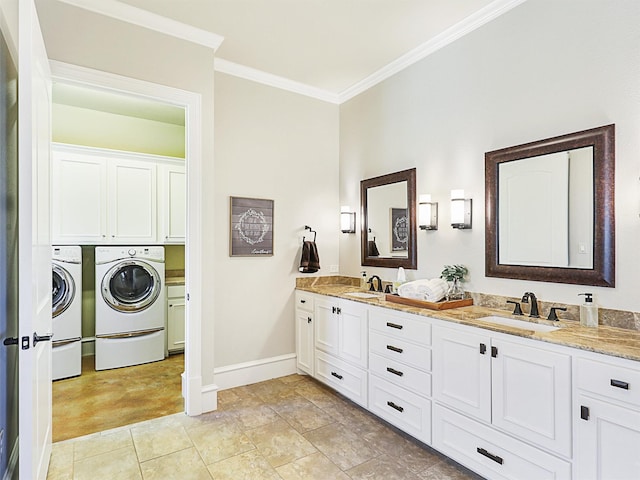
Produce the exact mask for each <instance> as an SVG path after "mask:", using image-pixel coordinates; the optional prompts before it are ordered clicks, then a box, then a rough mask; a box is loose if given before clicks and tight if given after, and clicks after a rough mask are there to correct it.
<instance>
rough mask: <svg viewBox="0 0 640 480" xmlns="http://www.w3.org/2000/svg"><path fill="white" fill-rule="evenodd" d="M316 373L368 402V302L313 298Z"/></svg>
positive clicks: (317, 376)
mask: <svg viewBox="0 0 640 480" xmlns="http://www.w3.org/2000/svg"><path fill="white" fill-rule="evenodd" d="M313 322H314V323H315V327H314V345H315V352H314V353H315V365H314V367H315V376H316V378H317V379H318V380H320V381H322V382H324V383H326V384H328V385H329V386H331V387H333V388H334V389H336V390H337V391H338V392H340V393H342V394H343V395H345V396H346V397H348V398H350V399H351V400H353V401H354V402H356V403H358V404H360V405H362V406H364V407H366V406H367V366H368V361H367V357H368V355H367V353H368V352H367V305H364V304H361V303H358V302H351V301H349V300H342V299H336V298H333V297H325V296H316V297H315V298H314V315H313Z"/></svg>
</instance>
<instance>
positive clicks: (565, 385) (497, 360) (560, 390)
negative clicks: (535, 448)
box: [491, 338, 571, 457]
mask: <svg viewBox="0 0 640 480" xmlns="http://www.w3.org/2000/svg"><path fill="white" fill-rule="evenodd" d="M491 342H492V343H491V346H492V349H491V351H492V370H491V376H492V423H493V424H494V425H495V426H497V427H500V428H502V429H503V430H505V431H507V432H510V433H513V434H515V435H517V436H518V437H520V438H523V439H525V440H528V441H530V442H533V443H535V444H537V445H540V446H542V447H546V448H547V449H548V450H550V451H552V452H554V453H559V454H561V455H564V456H565V457H570V456H571V357H570V356H569V355H564V354H560V353H556V352H551V351H548V350H543V349H539V348H534V347H529V346H526V345H522V344H520V343H511V342H507V341H504V340H499V339H495V338H493V339H492V340H491Z"/></svg>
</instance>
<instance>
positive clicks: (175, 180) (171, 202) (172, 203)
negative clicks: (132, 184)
mask: <svg viewBox="0 0 640 480" xmlns="http://www.w3.org/2000/svg"><path fill="white" fill-rule="evenodd" d="M161 168H162V175H161V177H162V178H161V182H160V185H161V187H160V192H159V195H158V198H159V199H160V206H161V210H160V211H161V215H160V221H161V228H162V233H161V235H160V237H161V238H160V240H161V241H162V242H163V243H178V244H182V243H184V242H185V231H186V221H185V219H186V213H187V195H186V193H187V183H186V175H185V167H184V165H163V166H162V167H161Z"/></svg>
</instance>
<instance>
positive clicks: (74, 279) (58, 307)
mask: <svg viewBox="0 0 640 480" xmlns="http://www.w3.org/2000/svg"><path fill="white" fill-rule="evenodd" d="M51 264H52V274H53V275H52V276H53V278H52V280H53V284H52V294H51V295H52V298H51V306H52V317H53V321H52V323H53V345H52V347H53V348H52V378H53V380H59V379H61V378H68V377H75V376H78V375H80V374H81V373H82V248H81V247H79V246H54V247H52V251H51Z"/></svg>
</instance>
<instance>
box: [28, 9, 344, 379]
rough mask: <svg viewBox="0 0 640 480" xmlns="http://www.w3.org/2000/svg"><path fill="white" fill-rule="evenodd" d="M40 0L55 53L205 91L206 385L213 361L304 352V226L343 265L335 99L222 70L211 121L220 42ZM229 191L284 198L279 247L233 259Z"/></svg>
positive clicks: (326, 260)
mask: <svg viewBox="0 0 640 480" xmlns="http://www.w3.org/2000/svg"><path fill="white" fill-rule="evenodd" d="M37 5H38V9H39V10H38V11H39V15H40V19H41V23H42V29H43V35H44V38H45V43H46V46H47V52H48V55H49V58H51V59H54V60H59V61H62V62H67V63H71V64H75V65H81V66H85V67H89V68H94V69H97V70H103V71H107V72H112V73H116V74H119V75H124V76H128V77H133V78H138V79H142V80H146V81H150V82H154V83H159V84H163V85H168V86H172V87H177V88H181V89H184V90H188V91H192V92H197V93H200V94H202V112H203V140H202V142H203V143H202V149H203V161H204V165H203V182H204V187H205V188H204V189H203V204H202V208H203V211H204V212H205V216H204V218H205V221H204V223H203V225H202V229H203V237H204V238H203V240H204V241H203V258H202V265H203V269H204V275H203V285H204V289H203V293H204V298H203V312H202V313H203V317H202V345H203V348H202V352H203V364H202V372H203V383H204V384H205V385H206V384H210V383H213V368H214V366H216V367H219V366H226V365H232V364H236V363H242V362H249V361H253V360H259V359H263V358H269V357H273V356H277V355H284V354H291V353H293V352H295V345H294V321H293V289H294V286H295V277H296V276H297V265H298V262H299V258H300V245H301V241H302V236H303V235H304V230H303V229H304V225H305V224H309V225H311V226H313V227H314V228H315V229H316V230H317V231H318V246H319V250H320V260H321V264H322V266H323V269H322V270H321V272H320V273H321V274H328V273H329V266H330V265H336V266H337V265H338V263H339V259H338V239H339V236H338V234H339V203H338V198H339V195H338V148H339V147H338V107H337V106H336V105H332V104H327V103H324V102H320V101H317V100H313V99H310V98H307V97H303V96H300V95H296V94H292V93H288V92H284V91H281V90H277V89H274V88H271V87H266V86H262V85H259V84H255V83H252V82H248V81H245V80H241V79H237V78H235V77H230V76H227V75H223V74H219V75H216V76H215V98H216V101H215V125H214V101H213V99H214V72H213V53H212V51H211V50H208V49H205V48H202V47H198V46H194V45H192V44H189V43H187V42H183V41H180V40H176V39H173V38H170V37H166V36H164V35H161V34H159V33H155V32H151V31H148V30H145V29H141V28H138V27H134V26H131V25H128V24H125V23H122V22H118V21H116V20H112V19H108V18H104V17H100V16H98V15H95V14H91V13H88V12H85V11H82V10H80V9H77V8H74V7H71V6H68V5H64V4H60V3H57V2H47V1H45V0H41V1H38V2H37ZM214 136H215V161H214V148H213V146H214ZM231 195H233V196H246V197H257V198H270V199H273V200H275V228H274V230H275V245H274V252H275V254H274V256H273V257H268V258H231V257H229V244H228V236H229V196H231ZM212 345H213V346H214V347H215V348H212ZM214 352H215V359H214Z"/></svg>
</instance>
